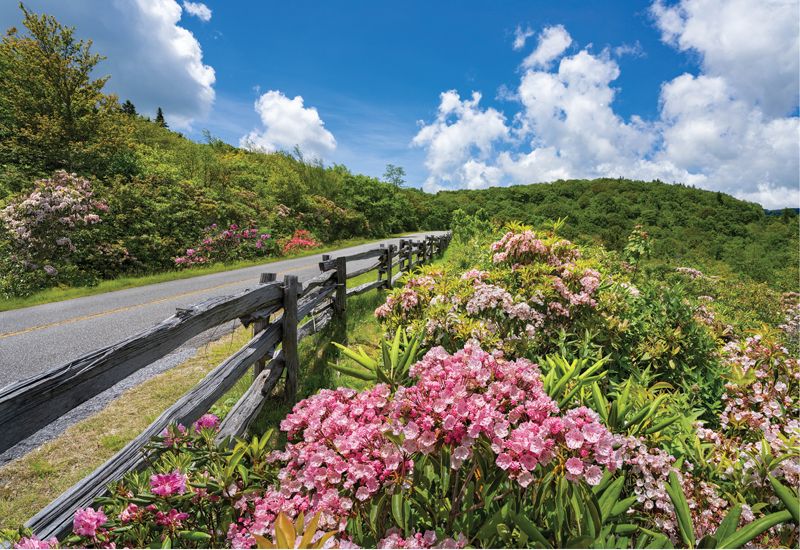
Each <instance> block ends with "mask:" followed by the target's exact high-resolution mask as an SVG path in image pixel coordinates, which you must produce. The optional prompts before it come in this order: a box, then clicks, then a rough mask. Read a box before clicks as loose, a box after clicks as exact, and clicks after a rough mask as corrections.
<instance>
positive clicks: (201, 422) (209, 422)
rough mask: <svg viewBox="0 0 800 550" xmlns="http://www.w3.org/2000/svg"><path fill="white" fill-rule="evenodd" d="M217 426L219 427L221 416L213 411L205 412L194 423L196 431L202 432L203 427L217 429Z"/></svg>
mask: <svg viewBox="0 0 800 550" xmlns="http://www.w3.org/2000/svg"><path fill="white" fill-rule="evenodd" d="M217 428H219V418H218V417H217V416H216V415H214V414H211V413H206V414H204V415H203V416H201V417H200V418H198V419H197V422H195V423H194V431H196V432H200V430H203V429H207V430H216V429H217Z"/></svg>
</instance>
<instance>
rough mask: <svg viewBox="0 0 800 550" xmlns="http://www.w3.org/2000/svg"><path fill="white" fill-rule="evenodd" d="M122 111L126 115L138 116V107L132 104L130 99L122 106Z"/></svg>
mask: <svg viewBox="0 0 800 550" xmlns="http://www.w3.org/2000/svg"><path fill="white" fill-rule="evenodd" d="M121 110H122V112H123V113H125V114H126V115H130V116H136V106H135V105H134V104H133V103H132V102H131V100H130V99H126V100H125V103H123V104H122V107H121Z"/></svg>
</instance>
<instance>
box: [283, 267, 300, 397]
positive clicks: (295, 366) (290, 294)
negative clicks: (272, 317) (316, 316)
mask: <svg viewBox="0 0 800 550" xmlns="http://www.w3.org/2000/svg"><path fill="white" fill-rule="evenodd" d="M299 290H300V288H299V283H298V282H297V275H286V276H285V277H284V278H283V346H282V349H283V361H284V369H285V370H286V386H285V389H284V398H285V399H286V401H287V402H289V403H294V401H295V399H296V398H297V371H298V370H299V369H300V358H299V357H298V356H297V323H298V322H299V321H300V319H298V318H297V294H298V292H299Z"/></svg>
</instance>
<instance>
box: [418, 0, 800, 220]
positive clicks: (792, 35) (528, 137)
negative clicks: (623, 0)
mask: <svg viewBox="0 0 800 550" xmlns="http://www.w3.org/2000/svg"><path fill="white" fill-rule="evenodd" d="M797 9H798V1H797V0H792V1H788V0H766V1H763V2H762V1H760V0H730V1H725V2H720V1H712V0H681V1H680V2H679V3H678V4H675V5H671V6H667V5H664V4H663V3H662V2H660V1H657V2H656V3H654V4H653V5H652V7H651V13H652V15H653V17H654V19H655V21H656V25H657V28H658V30H659V31H660V32H661V34H662V38H663V40H664V41H665V42H666V43H668V44H670V45H672V46H673V47H675V48H677V49H678V50H680V51H689V50H691V51H692V55H695V56H697V58H696V59H697V60H698V62H699V65H700V72H699V74H690V73H685V74H679V75H677V76H675V77H674V78H673V79H671V80H669V81H666V82H664V83H662V87H661V90H660V97H659V114H658V116H657V117H656V118H655V119H653V120H643V119H642V118H640V117H638V116H635V115H634V116H631V117H628V118H625V117H622V116H620V115H619V114H617V113H616V112H615V110H614V100H615V96H616V95H617V93H618V90H617V88H616V87H615V81H616V80H617V79H618V78H619V76H620V67H619V65H618V64H617V62H616V61H615V59H614V58H613V57H612V55H611V52H614V54H615V55H619V52H618V51H616V50H603V51H600V52H593V51H592V50H591V48H590V47H584V48H583V49H580V50H579V51H577V52H575V53H572V54H568V53H567V50H568V48H569V47H570V46H571V45H572V38H571V37H570V35H569V33H568V32H567V31H566V29H565V28H564V27H561V26H556V27H547V28H545V29H544V30H543V31H542V32H541V33H540V34H539V40H538V44H537V46H536V48H535V49H534V50H533V52H532V53H531V54H530V55H529V56H527V57H526V58H525V60H524V61H523V62H522V68H523V73H522V76H521V78H520V82H519V85H518V87H517V88H516V90H515V91H514V93H511V92H508V93H507V94H506V96H507V98H513V99H514V100H516V101H517V104H518V106H519V109H518V112H516V113H515V114H514V115H513V116H512V117H510V121H509V119H508V118H507V117H506V116H505V115H504V114H503V113H501V112H499V111H497V110H495V109H494V108H491V107H489V108H482V107H480V106H479V105H478V101H477V100H473V101H460V98H459V96H458V94H457V93H456V92H455V91H449V92H445V93H444V94H442V95H441V98H440V107H439V114H438V115H437V117H436V119H435V120H434V121H432V122H430V123H429V124H423V125H421V128H420V130H419V133H418V134H417V136H416V137H415V138H414V140H413V141H412V144H413V145H416V146H421V147H424V148H425V149H426V167H427V168H428V170H429V178H428V180H427V182H426V186H427V188H429V189H438V188H442V187H470V188H475V187H486V186H489V185H507V184H511V183H533V182H539V181H552V180H554V179H558V178H595V177H628V178H637V179H644V180H650V179H660V180H663V181H667V182H681V183H686V184H690V185H697V186H699V187H703V188H706V189H712V190H721V191H725V192H728V193H731V194H733V195H735V196H738V197H740V198H743V199H746V200H755V201H758V202H760V203H761V204H762V205H764V206H765V207H767V208H779V207H783V206H794V207H796V206H798V205H800V187H798V174H800V158H799V157H800V155H798V153H799V152H800V119H798V117H797V116H796V112H797V102H798V96H797V90H798V88H797V83H798V79H799V78H800V75H798V56H797V51H798V50H799V49H800V48H798V41H799V40H800V29H798V26H797V24H796V21H797V18H796V17H791V18H790V17H789V16H790V15H792V14H793V13H794V12H796V11H797ZM789 19H792V21H790V23H789V24H787V23H786V21H787V20H789ZM748 21H749V22H750V23H751V24H750V25H749V26H748V25H747V24H746V23H747V22H748ZM704 30H705V31H706V32H704ZM789 57H792V59H789ZM748 74H750V75H751V77H750V78H747V77H746V76H747V75H748ZM473 98H477V99H480V95H479V94H477V93H474V94H473ZM454 106H456V107H457V106H460V108H454ZM444 113H447V114H444ZM476 121H483V123H481V124H478V123H476ZM489 121H491V124H490V123H489Z"/></svg>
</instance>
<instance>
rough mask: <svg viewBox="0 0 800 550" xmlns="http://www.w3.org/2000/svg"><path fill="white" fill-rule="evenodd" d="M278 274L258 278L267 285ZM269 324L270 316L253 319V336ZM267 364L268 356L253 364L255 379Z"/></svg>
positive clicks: (266, 274) (273, 280)
mask: <svg viewBox="0 0 800 550" xmlns="http://www.w3.org/2000/svg"><path fill="white" fill-rule="evenodd" d="M276 278H277V275H275V274H274V273H262V274H261V277H260V278H259V280H258V283H259V284H262V285H265V284H267V283H272V282H275V279H276ZM268 326H269V317H268V318H266V319H256V320H255V321H253V336H255V335H256V334H258V333H259V332H261V331H262V330H264V329H266V328H267V327H268ZM266 366H267V358H266V357H265V358H263V359H259V360H258V361H256V364H255V365H253V380H255V379H256V377H257V376H258V375H259V374H261V372H262V371H263V370H264V368H265V367H266Z"/></svg>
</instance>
